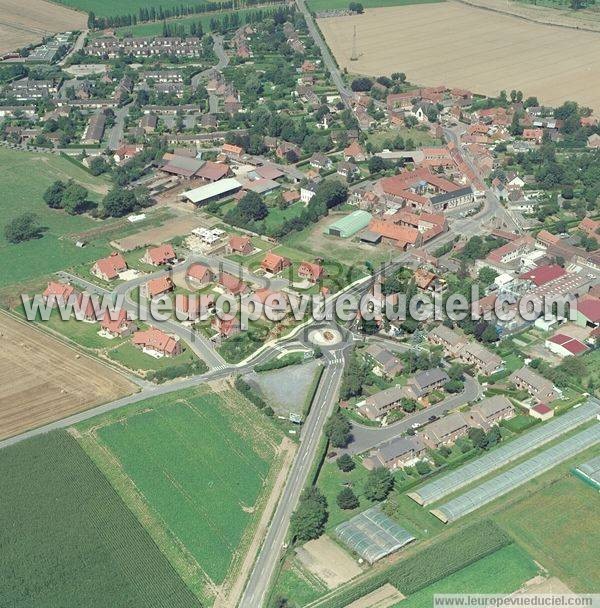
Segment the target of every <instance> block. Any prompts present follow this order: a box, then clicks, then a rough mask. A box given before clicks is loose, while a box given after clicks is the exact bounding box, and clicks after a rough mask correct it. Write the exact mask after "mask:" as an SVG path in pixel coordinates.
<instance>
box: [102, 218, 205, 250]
mask: <svg viewBox="0 0 600 608" xmlns="http://www.w3.org/2000/svg"><path fill="white" fill-rule="evenodd" d="M200 224H201V221H200V220H199V218H197V217H196V216H195V215H186V216H182V217H177V218H174V219H172V220H167V221H166V222H165V223H164V224H163V225H162V226H158V227H156V228H149V229H147V230H141V231H140V232H137V233H136V234H132V235H131V236H127V237H125V238H124V239H120V240H118V241H114V242H113V245H114V246H115V247H117V248H118V249H120V250H122V251H131V250H132V249H137V248H138V247H145V246H147V245H161V244H162V243H164V242H165V241H168V240H170V239H172V238H175V237H176V236H183V235H188V234H189V233H190V232H191V231H192V229H193V228H197V227H198V226H199V225H200Z"/></svg>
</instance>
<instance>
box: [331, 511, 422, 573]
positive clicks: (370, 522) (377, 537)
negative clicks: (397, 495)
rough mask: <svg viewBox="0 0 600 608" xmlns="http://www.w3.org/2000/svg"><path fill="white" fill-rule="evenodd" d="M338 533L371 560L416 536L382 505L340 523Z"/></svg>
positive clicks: (349, 545)
mask: <svg viewBox="0 0 600 608" xmlns="http://www.w3.org/2000/svg"><path fill="white" fill-rule="evenodd" d="M335 533H336V535H337V537H338V538H339V539H340V540H341V541H342V542H343V543H344V545H346V546H347V547H348V548H349V549H350V550H351V551H353V552H354V553H357V554H358V555H360V557H362V558H363V559H365V560H367V561H368V562H369V564H373V563H375V562H376V561H377V560H379V559H381V558H382V557H385V556H386V555H390V553H394V551H398V549H401V548H402V547H404V545H407V544H408V543H410V542H412V541H413V540H415V537H414V536H413V535H412V534H411V533H410V532H408V531H407V530H405V529H404V528H402V527H401V526H399V525H398V524H397V523H396V522H395V521H393V520H392V519H390V518H389V517H388V516H387V515H385V514H384V513H382V512H381V509H380V507H379V506H376V507H371V508H370V509H367V510H366V511H363V512H362V513H359V514H358V515H355V516H354V517H353V518H352V519H350V520H348V521H345V522H344V523H342V524H340V525H339V526H337V528H336V529H335Z"/></svg>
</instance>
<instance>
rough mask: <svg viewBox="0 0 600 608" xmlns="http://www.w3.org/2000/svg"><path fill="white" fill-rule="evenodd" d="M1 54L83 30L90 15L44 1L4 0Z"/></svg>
mask: <svg viewBox="0 0 600 608" xmlns="http://www.w3.org/2000/svg"><path fill="white" fill-rule="evenodd" d="M0 14H1V15H2V17H1V18H0V53H6V52H7V51H14V50H16V49H18V48H21V47H24V46H27V45H29V44H32V43H34V42H41V40H42V38H43V37H44V36H47V35H49V34H51V33H55V32H66V31H69V30H81V29H84V28H85V27H86V21H87V16H86V15H85V14H84V13H80V12H77V11H74V10H71V9H69V8H65V7H62V6H57V5H56V4H53V3H50V2H45V1H44V0H24V3H23V2H20V1H19V0H0Z"/></svg>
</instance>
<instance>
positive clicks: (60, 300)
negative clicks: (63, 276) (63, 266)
mask: <svg viewBox="0 0 600 608" xmlns="http://www.w3.org/2000/svg"><path fill="white" fill-rule="evenodd" d="M74 294H75V288H74V287H73V286H72V285H69V283H58V282H57V281H50V282H49V283H48V286H47V287H46V289H45V290H44V293H43V294H42V299H43V300H44V302H46V303H47V304H50V305H52V306H57V305H58V306H59V305H63V304H66V303H67V302H68V301H69V298H70V297H71V296H73V295H74Z"/></svg>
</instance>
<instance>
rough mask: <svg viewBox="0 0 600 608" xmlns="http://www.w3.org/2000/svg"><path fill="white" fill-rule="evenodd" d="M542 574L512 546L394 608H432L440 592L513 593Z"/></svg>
mask: <svg viewBox="0 0 600 608" xmlns="http://www.w3.org/2000/svg"><path fill="white" fill-rule="evenodd" d="M537 572H538V568H537V566H536V565H535V563H534V561H533V560H532V559H531V558H530V557H529V555H527V553H525V551H523V549H521V548H520V547H518V546H517V545H508V546H507V547H503V548H502V549H499V550H498V551H496V552H495V553H492V554H491V555H488V556H487V557H484V558H483V559H480V560H479V561H478V562H475V563H474V564H471V565H470V566H467V567H466V568H463V569H462V570H459V571H458V572H455V573H454V574H451V575H450V576H447V577H446V578H444V579H442V580H441V581H438V582H437V583H434V584H433V585H429V587H425V588H424V589H421V591H417V592H416V593H415V594H414V595H411V596H409V597H407V598H406V599H405V600H403V601H402V602H400V603H398V604H395V605H394V606H393V608H431V606H432V605H433V596H434V595H435V594H436V593H512V592H514V591H516V590H517V589H519V588H520V587H521V586H522V584H523V583H524V582H526V581H528V580H529V579H531V578H533V577H534V576H535V575H536V574H537Z"/></svg>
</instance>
